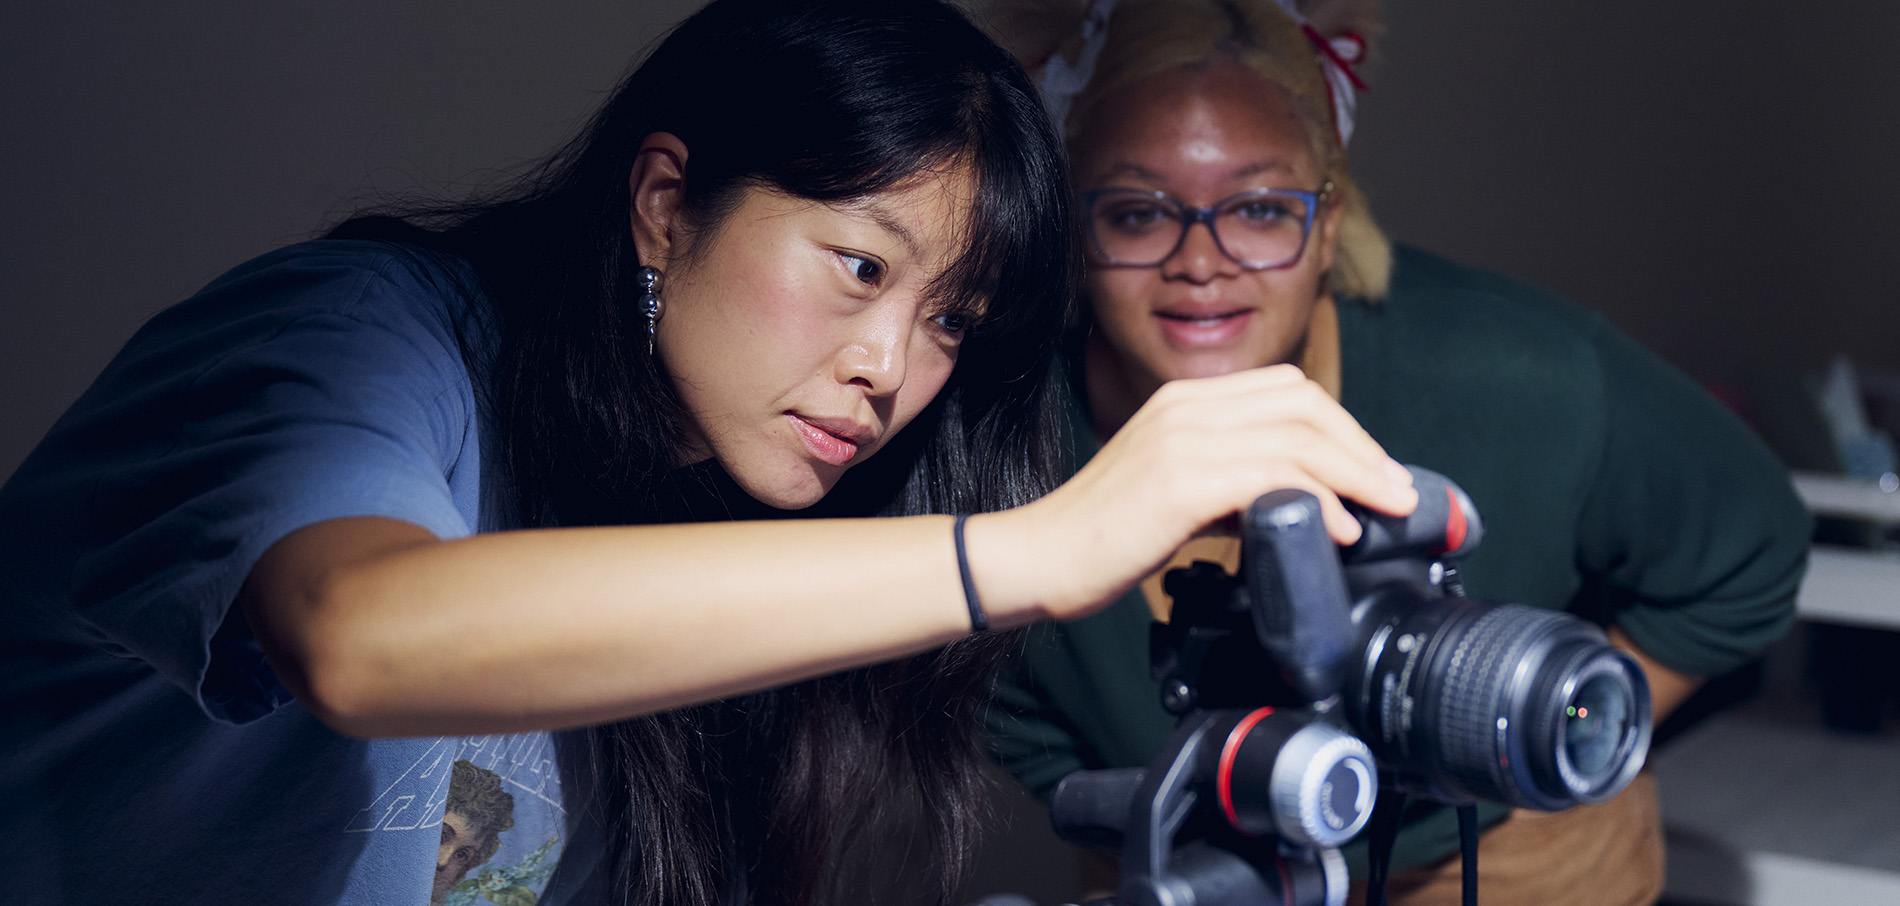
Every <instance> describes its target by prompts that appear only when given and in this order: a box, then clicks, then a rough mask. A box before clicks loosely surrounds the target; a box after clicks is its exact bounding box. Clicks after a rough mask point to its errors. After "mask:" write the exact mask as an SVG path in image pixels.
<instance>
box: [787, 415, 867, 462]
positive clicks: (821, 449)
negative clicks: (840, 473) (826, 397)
mask: <svg viewBox="0 0 1900 906" xmlns="http://www.w3.org/2000/svg"><path fill="white" fill-rule="evenodd" d="M785 415H786V417H787V418H788V419H790V420H791V423H792V429H793V430H794V431H797V432H798V437H799V439H800V440H803V441H804V442H805V449H807V450H809V451H811V454H812V456H814V457H816V458H817V459H818V460H820V461H821V462H827V463H830V464H831V465H834V466H842V465H845V464H846V463H849V462H850V461H851V459H852V457H855V456H857V455H858V448H860V447H862V446H864V445H865V444H868V443H870V442H871V441H873V440H875V439H877V429H875V428H872V427H870V426H869V425H863V424H859V423H857V422H855V421H852V420H850V419H843V418H811V417H807V416H803V415H799V414H798V413H796V412H787V413H785Z"/></svg>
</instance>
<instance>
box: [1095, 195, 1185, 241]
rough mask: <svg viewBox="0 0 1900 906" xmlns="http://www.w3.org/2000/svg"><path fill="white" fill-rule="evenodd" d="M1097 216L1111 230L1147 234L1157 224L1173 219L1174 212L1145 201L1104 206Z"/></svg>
mask: <svg viewBox="0 0 1900 906" xmlns="http://www.w3.org/2000/svg"><path fill="white" fill-rule="evenodd" d="M1097 216H1098V217H1100V218H1101V219H1102V220H1103V221H1104V222H1105V223H1106V224H1107V225H1108V226H1109V227H1110V228H1111V229H1114V230H1116V231H1118V232H1127V233H1140V232H1145V231H1147V230H1149V229H1151V228H1153V227H1154V226H1155V225H1156V224H1159V223H1162V222H1163V221H1168V220H1172V219H1173V216H1172V212H1170V211H1169V210H1168V209H1167V208H1165V207H1163V206H1161V205H1158V204H1154V203H1152V202H1145V201H1130V202H1122V203H1120V204H1115V205H1103V206H1102V207H1101V209H1099V210H1098V212H1097Z"/></svg>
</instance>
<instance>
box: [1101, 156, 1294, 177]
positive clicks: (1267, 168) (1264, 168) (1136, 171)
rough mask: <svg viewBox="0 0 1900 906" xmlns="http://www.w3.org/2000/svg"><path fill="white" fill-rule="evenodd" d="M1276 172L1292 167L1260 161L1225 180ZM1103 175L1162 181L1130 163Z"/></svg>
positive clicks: (1276, 161)
mask: <svg viewBox="0 0 1900 906" xmlns="http://www.w3.org/2000/svg"><path fill="white" fill-rule="evenodd" d="M1276 170H1277V171H1279V172H1281V173H1285V174H1287V175H1288V176H1291V175H1293V167H1292V165H1291V164H1288V163H1286V162H1285V161H1279V160H1268V161H1260V162H1258V163H1252V164H1248V165H1246V166H1244V167H1241V168H1240V169H1238V170H1235V171H1233V172H1231V173H1229V174H1227V178H1228V179H1247V178H1250V177H1253V176H1258V175H1260V174H1262V173H1269V172H1273V171H1276ZM1103 175H1104V176H1107V177H1109V178H1113V177H1117V176H1132V177H1134V178H1135V179H1141V180H1146V181H1148V182H1160V181H1161V179H1162V177H1161V174H1160V173H1157V172H1155V171H1153V170H1150V169H1148V168H1147V167H1144V166H1142V165H1140V164H1137V163H1134V162H1132V161H1122V162H1121V163H1118V164H1116V165H1114V166H1112V167H1110V168H1108V172H1107V173H1106V174H1103Z"/></svg>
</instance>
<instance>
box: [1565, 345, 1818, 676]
mask: <svg viewBox="0 0 1900 906" xmlns="http://www.w3.org/2000/svg"><path fill="white" fill-rule="evenodd" d="M1592 340H1593V345H1594V347H1595V349H1596V351H1597V356H1598V363H1599V366H1600V368H1601V380H1602V388H1603V390H1602V392H1603V397H1604V398H1603V404H1604V413H1605V426H1606V430H1605V432H1604V436H1603V438H1602V441H1601V443H1602V447H1601V458H1600V460H1599V466H1598V469H1597V472H1596V475H1595V477H1594V481H1593V482H1592V484H1591V486H1590V491H1589V494H1588V496H1587V498H1586V500H1585V501H1584V507H1583V511H1582V515H1581V519H1580V522H1579V526H1578V529H1579V532H1578V545H1577V557H1578V566H1579V569H1580V570H1581V571H1582V572H1583V573H1584V575H1586V576H1589V577H1593V579H1595V581H1597V582H1599V583H1600V585H1601V586H1602V587H1601V588H1600V589H1599V591H1600V593H1601V595H1602V597H1603V598H1604V599H1606V600H1607V601H1609V602H1611V605H1612V606H1613V607H1614V608H1616V613H1615V616H1614V621H1615V622H1616V623H1617V625H1619V626H1621V627H1622V628H1623V630H1624V631H1625V632H1627V633H1629V635H1630V638H1631V639H1632V640H1634V641H1635V642H1636V644H1637V645H1638V646H1639V647H1641V648H1642V649H1643V651H1645V652H1646V653H1648V654H1649V655H1650V656H1651V657H1654V658H1655V659H1656V660H1658V661H1660V662H1662V663H1663V664H1665V665H1667V666H1669V667H1672V668H1674V669H1676V670H1680V671H1682V672H1684V673H1688V674H1691V675H1695V676H1714V675H1718V674H1721V673H1724V672H1726V671H1728V670H1730V669H1733V668H1734V667H1737V666H1739V665H1740V664H1742V663H1744V662H1746V661H1747V660H1749V659H1750V658H1752V657H1754V656H1756V655H1757V654H1759V653H1760V652H1761V651H1762V650H1763V649H1764V648H1766V647H1767V646H1768V644H1769V643H1771V642H1773V641H1774V640H1775V639H1777V638H1779V637H1780V636H1781V635H1782V634H1783V633H1784V632H1786V631H1787V630H1788V628H1789V626H1791V625H1792V624H1793V622H1794V616H1795V611H1794V608H1795V594H1796V592H1797V590H1798V589H1799V587H1800V583H1801V577H1802V574H1803V572H1804V571H1805V569H1806V564H1807V551H1808V538H1809V533H1810V530H1811V526H1810V519H1809V516H1808V514H1807V511H1806V509H1805V508H1804V507H1803V506H1802V504H1801V501H1800V499H1799V498H1798V497H1796V496H1795V493H1794V490H1793V488H1792V486H1791V484H1790V482H1789V478H1788V474H1787V471H1786V470H1785V469H1783V468H1782V466H1781V464H1780V463H1779V462H1778V461H1777V460H1776V459H1775V458H1774V456H1773V454H1771V453H1770V452H1769V451H1768V449H1767V447H1766V445H1765V444H1763V443H1762V441H1761V440H1760V439H1759V438H1758V437H1756V435H1755V434H1754V432H1752V431H1751V430H1750V429H1749V428H1748V427H1747V426H1746V425H1744V424H1743V423H1742V422H1741V420H1740V419H1739V418H1737V417H1735V415H1734V414H1733V413H1731V412H1729V411H1728V410H1727V409H1726V408H1724V407H1723V406H1721V405H1720V404H1719V403H1718V402H1716V401H1715V399H1714V398H1712V397H1711V396H1709V395H1708V394H1707V393H1706V392H1704V391H1703V390H1702V388H1700V387H1698V386H1696V385H1695V384H1694V383H1693V382H1692V381H1690V380H1689V379H1688V378H1687V377H1686V376H1684V375H1683V374H1681V373H1680V372H1678V371H1676V370H1675V369H1674V368H1672V367H1670V366H1669V365H1667V364H1666V363H1664V362H1663V361H1662V360H1661V359H1659V358H1657V357H1656V356H1655V355H1653V354H1652V353H1650V352H1648V351H1647V350H1645V349H1643V348H1642V347H1640V346H1639V345H1637V344H1636V343H1635V342H1634V341H1632V340H1630V339H1628V338H1627V337H1624V336H1622V335H1621V334H1619V333H1617V332H1616V331H1614V330H1613V329H1611V328H1609V327H1608V326H1607V325H1605V324H1603V323H1602V322H1601V321H1600V320H1599V321H1598V322H1597V325H1596V330H1595V331H1594V334H1593V336H1592Z"/></svg>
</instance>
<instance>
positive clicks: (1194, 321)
mask: <svg viewBox="0 0 1900 906" xmlns="http://www.w3.org/2000/svg"><path fill="white" fill-rule="evenodd" d="M1248 312H1249V309H1245V308H1237V309H1234V310H1233V311H1227V312H1220V313H1217V314H1189V313H1185V312H1173V311H1158V312H1155V317H1157V318H1161V319H1163V320H1166V321H1173V322H1175V323H1177V324H1191V325H1194V326H1196V327H1213V326H1215V325H1217V324H1221V323H1223V322H1225V321H1231V320H1233V319H1234V318H1238V317H1240V316H1242V315H1245V314H1247V313H1248Z"/></svg>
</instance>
